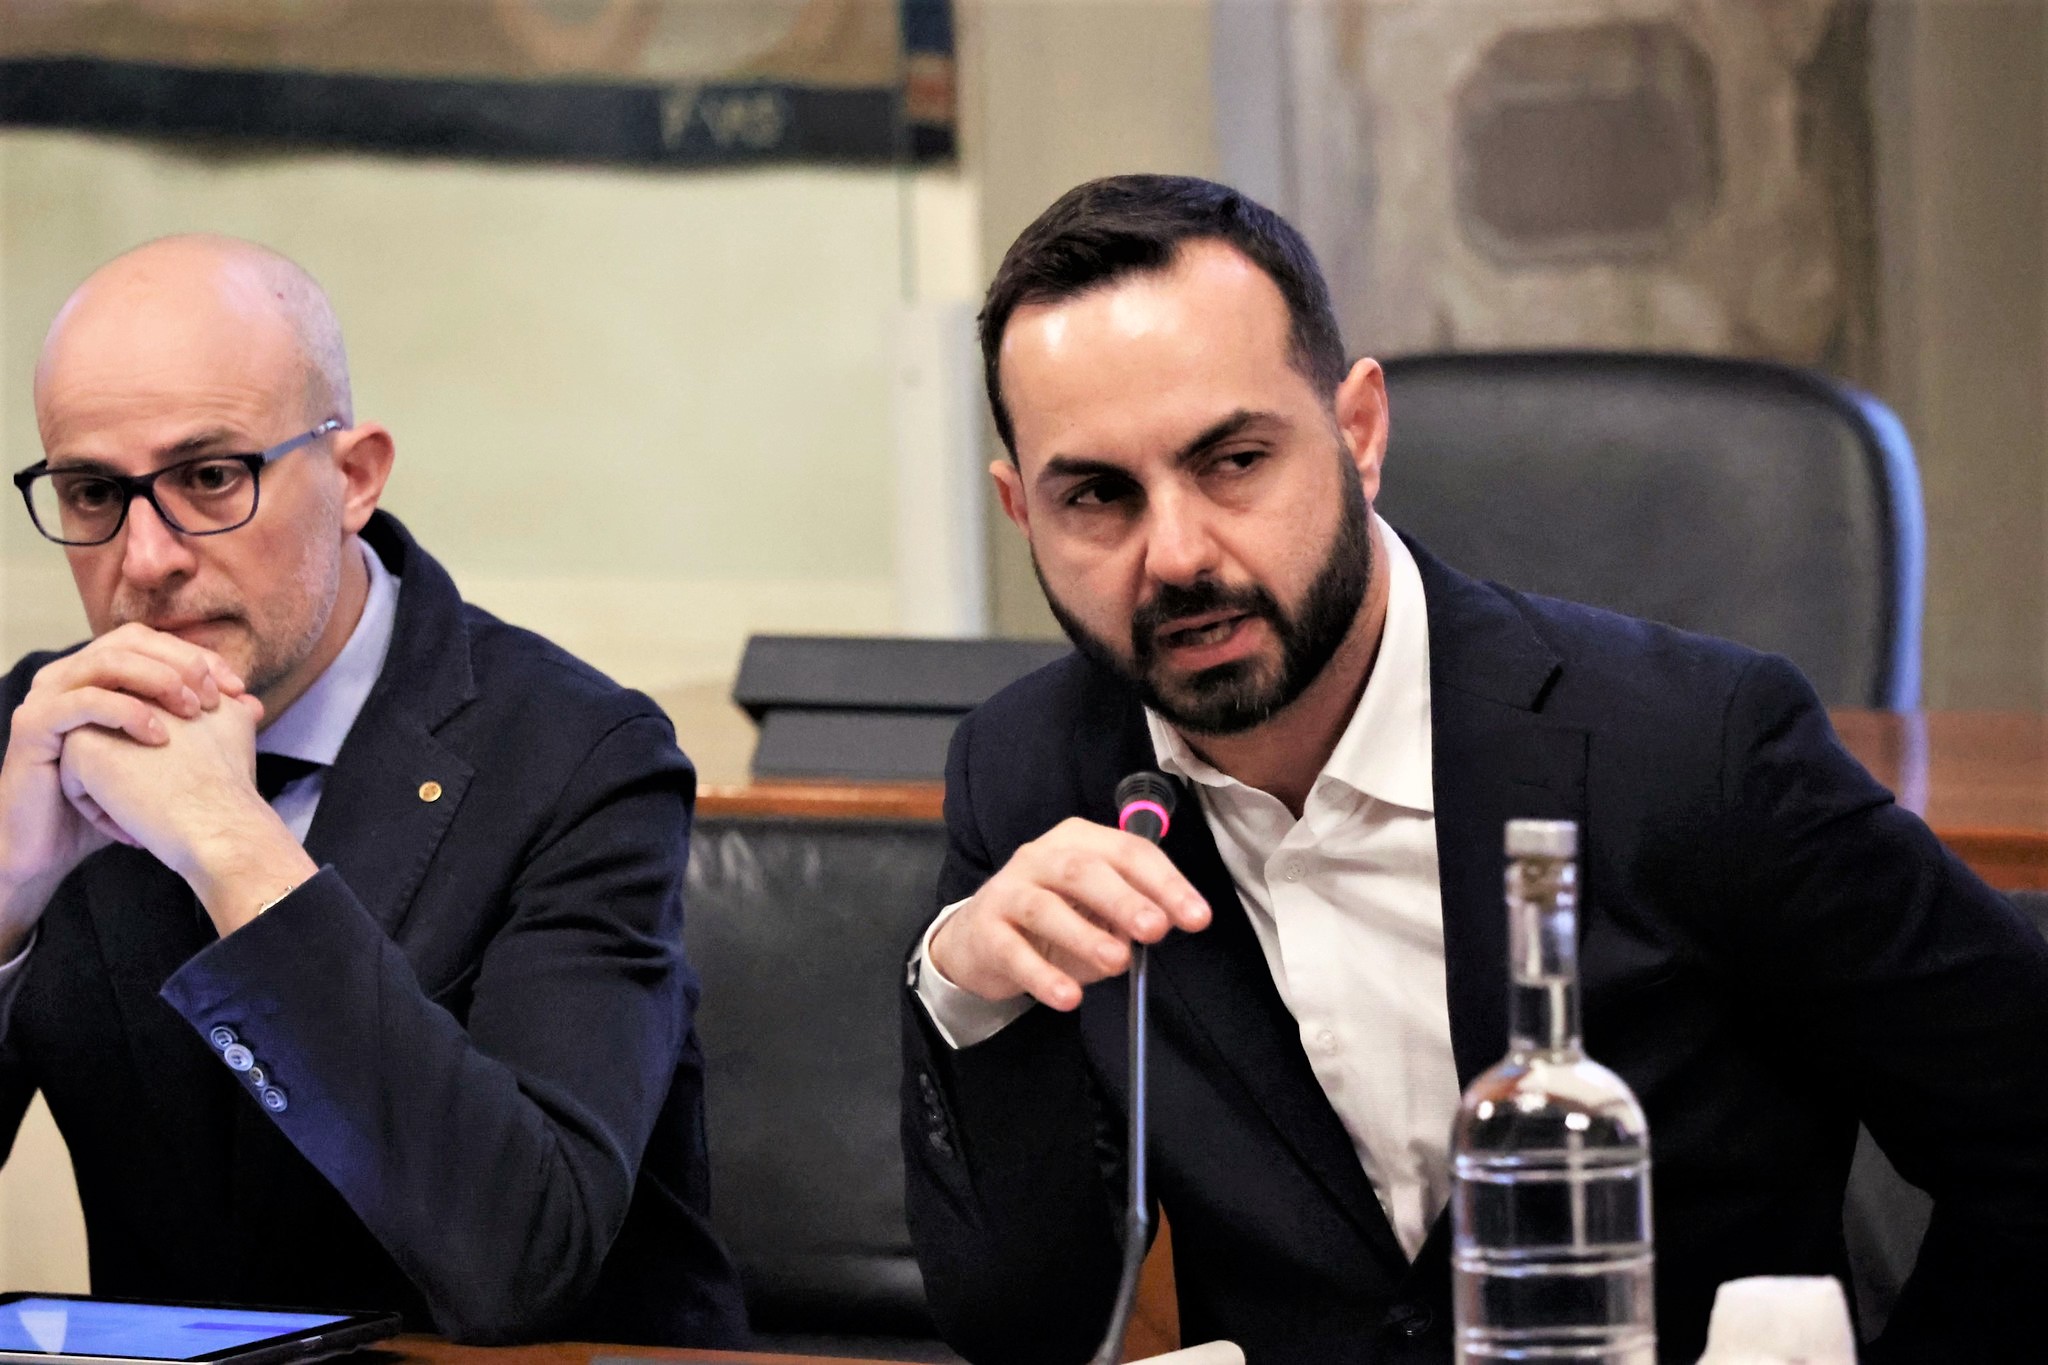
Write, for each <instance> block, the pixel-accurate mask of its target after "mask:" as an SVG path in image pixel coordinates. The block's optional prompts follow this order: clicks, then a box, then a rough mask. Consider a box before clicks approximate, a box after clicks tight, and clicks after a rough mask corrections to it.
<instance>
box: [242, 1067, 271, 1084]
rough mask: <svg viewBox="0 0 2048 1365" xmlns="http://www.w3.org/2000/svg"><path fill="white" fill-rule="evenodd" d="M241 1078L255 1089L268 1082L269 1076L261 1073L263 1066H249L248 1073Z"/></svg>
mask: <svg viewBox="0 0 2048 1365" xmlns="http://www.w3.org/2000/svg"><path fill="white" fill-rule="evenodd" d="M242 1079H243V1080H245V1081H247V1082H249V1084H250V1085H251V1086H253V1087H254V1088H255V1089H257V1090H261V1089H262V1088H263V1087H264V1086H266V1085H268V1084H270V1078H269V1077H268V1076H266V1075H264V1074H263V1068H262V1067H260V1066H252V1067H250V1068H249V1074H248V1075H246V1076H244V1077H243V1078H242Z"/></svg>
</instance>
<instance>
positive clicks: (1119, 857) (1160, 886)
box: [1100, 826, 1209, 930]
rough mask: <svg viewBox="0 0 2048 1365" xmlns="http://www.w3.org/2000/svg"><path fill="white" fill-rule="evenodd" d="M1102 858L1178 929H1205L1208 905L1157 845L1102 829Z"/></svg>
mask: <svg viewBox="0 0 2048 1365" xmlns="http://www.w3.org/2000/svg"><path fill="white" fill-rule="evenodd" d="M1100 829H1101V836H1100V837H1101V839H1102V841H1103V844H1102V856H1103V859H1104V861H1106V862H1107V863H1109V865H1110V866H1111V867H1113V868H1115V869H1116V871H1117V873H1118V874H1119V875H1120V876H1122V877H1123V879H1124V880H1125V881H1126V882H1129V883H1130V885H1131V889H1132V890H1134V891H1136V892H1137V893H1138V894H1139V895H1141V896H1144V897H1145V898H1146V899H1147V900H1150V901H1151V902H1152V903H1153V904H1154V905H1157V906H1158V907H1159V908H1160V909H1162V910H1164V911H1165V912H1166V916H1167V918H1168V919H1170V920H1172V921H1173V923H1174V927H1175V928H1178V929H1187V930H1195V929H1205V928H1207V927H1208V925H1209V903H1208V902H1207V901H1205V900H1203V899H1202V896H1201V893H1200V892H1198V891H1196V890H1195V887H1194V883H1193V882H1190V881H1189V880H1188V879H1187V877H1186V876H1185V875H1184V874H1183V873H1182V872H1181V870H1180V869H1179V868H1177V867H1175V866H1174V865H1173V859H1171V858H1169V857H1167V856H1166V854H1165V852H1164V851H1163V850H1161V849H1160V847H1159V845H1157V844H1155V843H1153V842H1152V841H1151V840H1149V839H1141V838H1139V837H1138V836H1137V835H1135V834H1127V833H1125V832H1124V831H1123V830H1120V829H1110V828H1109V827H1107V826H1101V827H1100Z"/></svg>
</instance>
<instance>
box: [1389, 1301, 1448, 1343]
mask: <svg viewBox="0 0 2048 1365" xmlns="http://www.w3.org/2000/svg"><path fill="white" fill-rule="evenodd" d="M1435 1322H1436V1314H1434V1313H1432V1312H1430V1311H1429V1309H1428V1308H1426V1307H1424V1306H1422V1305H1421V1304H1402V1305H1400V1306H1399V1307H1397V1308H1395V1309H1394V1311H1393V1312H1391V1313H1389V1314H1387V1326H1389V1327H1391V1328H1393V1329H1394V1330H1395V1331H1396V1332H1399V1333H1400V1334H1401V1335H1402V1336H1404V1337H1410V1338H1413V1337H1419V1336H1421V1335H1423V1334H1424V1333H1425V1332H1427V1331H1429V1329H1430V1328H1431V1327H1432V1326H1433V1325H1434V1324H1435Z"/></svg>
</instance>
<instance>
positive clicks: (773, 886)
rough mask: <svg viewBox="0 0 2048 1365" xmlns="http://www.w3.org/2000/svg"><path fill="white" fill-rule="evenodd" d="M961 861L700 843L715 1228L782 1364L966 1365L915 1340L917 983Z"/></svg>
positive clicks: (752, 835)
mask: <svg viewBox="0 0 2048 1365" xmlns="http://www.w3.org/2000/svg"><path fill="white" fill-rule="evenodd" d="M944 851H945V833H944V830H943V828H942V827H941V826H939V825H936V824H910V823H890V822H855V821H815V820H781V819H737V818H724V819H705V820H700V821H699V822H698V824H697V827H696V829H695V831H694V832H693V834H692V836H691V854H690V888H689V890H690V894H689V909H688V915H687V920H686V923H687V929H686V932H685V940H686V946H687V948H688V951H689V955H690V960H691V962H692V964H693V965H694V966H695V967H696V969H697V971H698V974H699V975H700V976H701V977H702V978H703V982H704V996H703V1002H702V1006H701V1008H700V1010H699V1012H698V1016H697V1018H698V1027H699V1032H700V1034H701V1037H702V1039H703V1044H704V1052H705V1068H706V1077H705V1108H706V1122H707V1128H708V1132H707V1141H708V1143H709V1149H710V1159H711V1198H712V1205H711V1220H712V1223H713V1225H714V1226H715V1227H716V1228H717V1229H718V1232H719V1234H720V1236H721V1237H723V1238H724V1239H725V1242H726V1245H727V1246H728V1247H729V1248H731V1250H732V1252H733V1255H734V1257H735V1259H737V1261H738V1262H739V1267H740V1274H741V1278H742V1282H743V1283H744V1284H745V1286H746V1290H747V1306H748V1309H749V1311H750V1313H751V1314H752V1316H753V1319H754V1327H755V1330H756V1331H757V1332H758V1333H761V1334H762V1335H763V1336H764V1337H768V1338H770V1339H771V1342H770V1344H773V1345H775V1346H778V1347H780V1348H782V1349H794V1348H795V1347H796V1346H797V1345H799V1344H800V1345H802V1346H803V1347H804V1348H805V1349H807V1350H812V1351H820V1350H822V1351H827V1352H829V1353H831V1354H837V1355H887V1356H889V1357H891V1358H894V1359H900V1360H910V1359H940V1360H954V1359H957V1357H955V1356H953V1355H952V1354H951V1353H949V1352H945V1351H943V1350H942V1349H924V1350H920V1349H919V1348H918V1347H917V1346H916V1345H915V1344H914V1343H912V1342H907V1341H905V1340H903V1339H906V1338H909V1339H921V1338H935V1337H936V1329H935V1328H934V1327H933V1325H932V1321H931V1317H930V1315H929V1313H928V1312H927V1311H926V1309H925V1302H924V1282H923V1280H922V1278H921V1277H920V1276H919V1274H918V1269H917V1262H916V1260H915V1258H914V1257H913V1255H912V1253H911V1248H910V1233H909V1231H908V1229H907V1227H906V1225H905V1223H904V1215H903V1154H902V1149H901V1147H900V1145H899V1139H898V1136H897V1127H898V1119H897V1087H898V1084H899V1080H900V1077H901V1074H902V1059H901V1034H900V1031H899V1025H898V1019H899V1017H900V1016H899V1009H900V1000H899V993H900V991H901V990H902V984H903V964H904V961H905V959H906V958H907V957H908V955H909V949H910V945H911V943H912V942H913V941H914V940H915V938H916V937H917V934H918V933H919V931H920V930H921V929H922V927H923V926H924V924H925V923H926V921H928V920H929V919H930V918H931V913H932V908H933V900H932V897H933V895H934V894H935V889H936V887H937V884H938V871H939V862H940V859H941V857H942V856H943V854H944ZM799 1335H800V1336H801V1340H800V1341H799V1339H798V1337H799ZM885 1338H889V1340H885Z"/></svg>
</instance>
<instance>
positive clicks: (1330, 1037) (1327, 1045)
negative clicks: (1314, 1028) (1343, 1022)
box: [1316, 1029, 1337, 1054]
mask: <svg viewBox="0 0 2048 1365" xmlns="http://www.w3.org/2000/svg"><path fill="white" fill-rule="evenodd" d="M1316 1046H1317V1047H1319V1048H1321V1049H1322V1050H1323V1051H1325V1052H1328V1053H1332V1054H1334V1053H1335V1052H1336V1051H1337V1035H1336V1034H1334V1033H1332V1032H1330V1031H1329V1030H1328V1029H1324V1030H1323V1031H1322V1032H1321V1033H1318V1034H1317V1035H1316Z"/></svg>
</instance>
